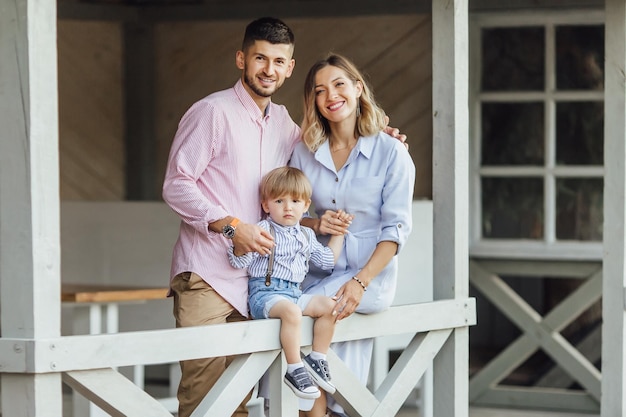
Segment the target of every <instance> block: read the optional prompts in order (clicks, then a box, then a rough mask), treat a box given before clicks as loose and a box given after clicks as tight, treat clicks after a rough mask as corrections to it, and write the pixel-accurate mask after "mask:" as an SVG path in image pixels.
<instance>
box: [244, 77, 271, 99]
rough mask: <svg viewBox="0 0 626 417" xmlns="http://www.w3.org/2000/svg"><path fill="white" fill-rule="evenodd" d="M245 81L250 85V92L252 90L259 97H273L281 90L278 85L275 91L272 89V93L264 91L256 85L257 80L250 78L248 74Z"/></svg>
mask: <svg viewBox="0 0 626 417" xmlns="http://www.w3.org/2000/svg"><path fill="white" fill-rule="evenodd" d="M243 80H244V82H245V83H246V84H247V85H248V87H250V90H252V91H253V92H254V94H256V95H257V96H259V97H271V96H272V94H274V93H275V92H276V91H277V90H278V88H280V85H278V84H276V85H275V86H274V89H272V90H271V91H270V90H265V89H262V88H260V87H259V86H257V85H256V84H255V83H254V81H255V78H254V77H250V76H249V75H248V74H247V73H246V74H245V75H244V77H243Z"/></svg>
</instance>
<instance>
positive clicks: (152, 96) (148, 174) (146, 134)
mask: <svg viewBox="0 0 626 417" xmlns="http://www.w3.org/2000/svg"><path fill="white" fill-rule="evenodd" d="M123 26H124V61H123V63H124V96H125V107H126V108H125V111H124V124H125V132H124V136H125V140H124V141H125V143H126V199H127V200H153V201H154V200H159V199H160V198H161V187H160V184H159V187H158V188H157V183H158V182H160V181H161V180H162V179H161V178H158V179H157V175H156V170H157V167H156V154H157V149H156V148H157V141H156V140H155V137H156V132H155V122H154V120H155V117H156V116H155V113H156V110H155V106H156V85H155V76H156V75H155V60H156V52H155V45H154V25H153V24H151V23H146V22H145V20H142V21H140V22H137V21H131V22H126V23H124V25H123Z"/></svg>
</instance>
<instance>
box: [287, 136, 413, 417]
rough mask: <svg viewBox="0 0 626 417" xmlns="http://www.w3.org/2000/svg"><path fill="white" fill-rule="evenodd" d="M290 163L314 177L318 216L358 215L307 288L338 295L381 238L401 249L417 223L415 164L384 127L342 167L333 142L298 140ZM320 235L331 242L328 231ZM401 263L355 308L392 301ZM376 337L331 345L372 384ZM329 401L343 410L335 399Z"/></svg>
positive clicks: (367, 309)
mask: <svg viewBox="0 0 626 417" xmlns="http://www.w3.org/2000/svg"><path fill="white" fill-rule="evenodd" d="M289 164H290V165H291V166H294V167H296V168H300V169H301V170H302V171H303V172H304V173H305V174H306V176H307V177H308V179H309V180H310V181H311V184H312V185H313V197H312V202H313V204H312V206H313V207H314V209H315V213H316V214H317V216H318V217H321V216H322V214H324V212H325V211H326V210H335V211H336V210H339V209H343V210H345V211H346V212H348V213H350V214H353V215H354V216H355V217H354V220H353V221H352V224H351V225H350V228H349V233H348V235H347V236H346V238H345V243H344V248H343V251H342V253H341V255H340V257H339V259H338V261H337V263H336V265H335V268H334V269H333V271H332V273H330V274H329V273H328V271H321V270H319V269H314V268H311V270H310V271H309V274H308V275H307V277H306V278H305V280H304V282H303V283H302V289H303V291H304V292H305V293H308V294H324V295H327V296H333V295H334V294H335V293H336V292H337V290H338V289H339V288H340V287H341V286H342V285H343V284H344V283H345V282H346V281H348V280H349V279H351V278H352V277H353V276H354V275H356V274H357V273H358V272H359V271H360V270H361V268H363V266H364V265H365V264H366V263H367V261H368V260H369V258H370V256H371V255H372V253H373V252H374V249H375V248H376V245H377V244H378V242H381V241H386V240H389V241H393V242H396V243H397V244H398V250H401V249H402V247H403V245H404V243H405V242H406V240H407V237H408V235H409V233H410V232H411V228H412V219H411V207H412V200H413V186H414V183H415V166H414V164H413V161H412V160H411V157H410V155H409V153H408V152H407V150H406V149H405V147H404V145H403V144H402V143H401V142H400V141H399V140H397V139H395V138H392V137H391V136H389V135H387V134H385V133H382V132H381V133H379V134H377V135H374V136H369V137H361V138H359V140H358V142H357V144H356V146H355V147H354V149H352V152H351V153H350V156H349V157H348V159H347V161H346V163H345V164H344V166H343V167H341V169H340V170H339V171H337V170H335V165H334V163H333V160H332V157H331V153H330V148H329V143H328V141H326V142H325V143H323V144H322V145H321V146H320V148H319V149H318V150H317V151H316V152H315V153H312V152H310V151H309V150H308V148H307V147H306V146H305V145H304V143H299V144H298V145H296V148H295V150H294V153H293V155H292V157H291V161H290V163H289ZM318 239H319V240H320V241H321V242H322V244H326V242H327V240H328V236H318ZM397 268H398V265H397V257H394V258H393V259H392V261H391V262H389V264H388V265H387V266H386V267H385V268H384V269H383V271H382V272H381V273H380V274H379V275H378V276H377V277H376V278H375V279H374V280H372V282H370V284H369V286H368V288H367V291H366V292H365V293H364V295H363V298H362V299H361V303H360V304H359V306H358V308H357V310H356V311H357V312H358V313H365V314H370V313H376V312H380V311H383V310H385V309H387V308H388V307H389V306H390V305H391V303H392V301H393V299H394V296H395V291H396V283H397V272H398V269H397ZM372 342H373V341H372V340H371V339H370V340H365V341H354V342H344V343H335V344H333V347H332V348H333V351H334V352H335V353H337V354H338V355H339V356H340V357H341V358H342V359H343V361H344V362H345V363H346V364H347V365H348V367H350V369H352V371H353V372H354V373H355V374H356V375H357V376H358V377H360V379H361V381H362V382H363V384H366V383H367V376H368V372H369V364H370V359H371V351H372ZM331 371H332V370H331ZM329 406H332V408H333V409H334V410H335V411H337V412H341V411H342V410H341V408H340V407H339V406H338V405H336V404H335V405H333V404H332V401H329Z"/></svg>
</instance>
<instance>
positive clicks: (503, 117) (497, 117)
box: [481, 103, 544, 165]
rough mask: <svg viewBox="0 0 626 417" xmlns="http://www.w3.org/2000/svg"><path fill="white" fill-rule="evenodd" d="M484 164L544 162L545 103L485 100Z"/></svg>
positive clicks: (483, 127)
mask: <svg viewBox="0 0 626 417" xmlns="http://www.w3.org/2000/svg"><path fill="white" fill-rule="evenodd" d="M481 123H482V148H481V149H482V151H481V164H482V165H543V161H544V145H543V143H544V141H543V135H544V133H543V132H544V127H543V126H544V112H543V103H483V105H482V121H481Z"/></svg>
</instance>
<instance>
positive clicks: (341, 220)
mask: <svg viewBox="0 0 626 417" xmlns="http://www.w3.org/2000/svg"><path fill="white" fill-rule="evenodd" d="M353 219H354V216H353V215H352V214H349V213H346V212H345V211H343V210H338V211H334V210H326V211H325V212H324V214H323V215H322V217H320V223H319V227H318V234H320V235H345V234H346V232H347V231H348V227H350V224H352V220H353Z"/></svg>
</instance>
